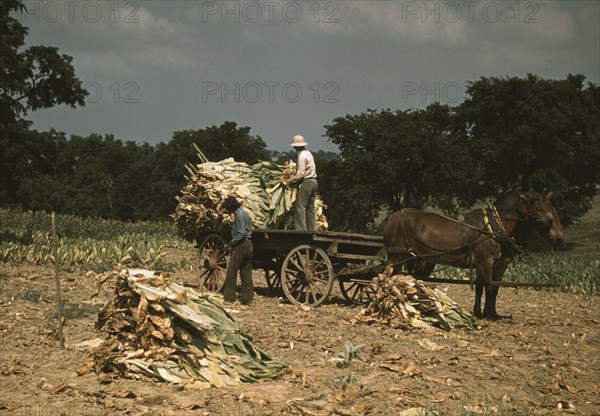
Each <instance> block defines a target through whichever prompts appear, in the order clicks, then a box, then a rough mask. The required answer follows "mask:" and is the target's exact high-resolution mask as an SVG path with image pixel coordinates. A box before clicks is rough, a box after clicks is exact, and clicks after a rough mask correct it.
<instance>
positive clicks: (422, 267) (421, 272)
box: [412, 259, 435, 279]
mask: <svg viewBox="0 0 600 416" xmlns="http://www.w3.org/2000/svg"><path fill="white" fill-rule="evenodd" d="M433 269H435V264H434V263H429V262H427V261H425V260H423V259H417V260H416V264H415V267H414V270H413V272H412V275H413V276H414V277H416V278H417V279H418V278H419V277H429V275H430V274H431V273H433Z"/></svg>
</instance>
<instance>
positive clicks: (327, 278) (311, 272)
mask: <svg viewBox="0 0 600 416" xmlns="http://www.w3.org/2000/svg"><path fill="white" fill-rule="evenodd" d="M333 278H334V274H333V266H332V264H331V261H330V260H329V257H328V256H327V254H326V253H325V252H324V251H323V250H322V249H320V248H318V247H313V246H309V245H301V246H298V247H295V248H293V249H292V250H291V251H290V252H289V253H288V255H287V256H286V257H285V259H284V260H283V264H282V266H281V283H282V287H283V293H285V296H286V297H287V298H288V300H289V301H290V302H292V303H293V304H295V305H301V304H308V305H310V306H319V305H320V304H321V303H323V302H324V301H325V299H327V297H328V296H329V293H330V292H331V288H332V286H333Z"/></svg>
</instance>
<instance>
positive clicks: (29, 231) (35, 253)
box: [0, 209, 193, 271]
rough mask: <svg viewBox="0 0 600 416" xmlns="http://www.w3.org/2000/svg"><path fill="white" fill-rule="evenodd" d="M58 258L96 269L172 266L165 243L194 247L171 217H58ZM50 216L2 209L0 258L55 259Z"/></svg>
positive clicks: (34, 261)
mask: <svg viewBox="0 0 600 416" xmlns="http://www.w3.org/2000/svg"><path fill="white" fill-rule="evenodd" d="M56 228H57V236H58V252H57V255H58V260H59V263H60V265H61V266H63V267H86V268H89V269H93V270H96V271H102V270H109V269H112V268H114V267H115V266H116V265H118V264H120V265H126V266H131V267H145V268H150V269H163V270H164V269H172V268H173V267H174V265H172V264H167V263H166V262H165V255H166V249H167V248H176V249H192V248H193V246H192V245H191V243H189V242H187V241H185V240H183V239H181V238H180V237H178V235H177V231H176V229H175V226H174V225H173V224H170V223H167V222H138V223H126V222H122V221H116V220H106V219H84V218H80V217H75V216H71V215H60V216H57V217H56ZM54 260H55V259H54V254H53V239H52V217H51V215H50V214H48V213H42V212H20V211H14V210H5V209H2V210H0V261H2V262H5V263H10V262H13V263H23V262H25V263H32V264H52V263H54Z"/></svg>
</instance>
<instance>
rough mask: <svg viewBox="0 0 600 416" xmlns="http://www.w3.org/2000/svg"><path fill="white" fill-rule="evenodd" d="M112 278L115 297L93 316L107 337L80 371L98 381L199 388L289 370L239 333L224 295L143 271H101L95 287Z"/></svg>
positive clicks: (274, 374)
mask: <svg viewBox="0 0 600 416" xmlns="http://www.w3.org/2000/svg"><path fill="white" fill-rule="evenodd" d="M109 279H114V280H115V292H114V294H115V296H114V298H113V299H112V300H111V301H109V302H107V303H106V305H105V306H104V307H103V308H102V310H101V311H100V312H99V314H98V321H97V323H96V328H97V329H98V330H101V331H103V332H106V333H107V334H108V338H107V339H106V340H105V341H104V342H103V343H102V344H101V345H100V346H99V347H98V348H97V349H96V350H95V351H94V353H93V355H92V357H90V358H89V359H88V360H87V361H86V362H85V364H84V367H83V368H82V369H81V370H80V371H79V372H80V374H85V373H88V372H91V371H95V372H96V373H97V374H98V375H99V376H100V378H101V379H102V380H106V381H109V380H112V379H114V378H117V377H120V376H124V377H132V378H140V379H145V380H164V381H168V382H173V383H180V384H186V385H190V386H191V387H197V388H208V387H211V386H214V387H223V386H235V385H238V384H240V383H241V382H255V381H263V380H270V379H273V378H275V377H277V376H279V375H280V374H282V373H283V372H285V371H286V370H287V369H288V366H287V365H285V364H283V363H280V362H277V361H274V360H272V359H271V358H269V356H267V355H266V354H265V353H264V352H262V351H261V350H260V349H258V348H256V347H255V346H254V345H253V344H252V342H251V339H250V337H249V336H247V335H246V334H244V333H242V332H240V330H239V328H238V327H237V325H236V323H235V322H234V321H233V319H232V318H231V316H230V315H229V313H228V312H227V311H226V310H224V309H223V308H222V307H221V303H222V300H221V299H222V298H220V297H219V296H215V295H213V294H210V293H206V294H198V293H196V292H195V291H194V290H192V289H190V288H187V287H183V286H180V285H178V284H176V283H174V282H171V281H170V278H169V276H168V274H161V273H158V272H153V271H149V270H141V269H138V270H133V269H132V270H123V271H120V272H117V271H115V272H107V273H104V274H102V275H100V276H99V278H98V282H99V284H98V290H99V289H100V286H101V285H102V284H103V283H104V282H106V281H107V280H109Z"/></svg>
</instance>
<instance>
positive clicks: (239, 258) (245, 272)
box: [223, 196, 254, 305]
mask: <svg viewBox="0 0 600 416" xmlns="http://www.w3.org/2000/svg"><path fill="white" fill-rule="evenodd" d="M223 208H225V209H226V210H227V211H228V212H229V213H232V214H234V215H235V217H234V220H233V224H231V241H230V242H229V244H228V246H230V247H231V256H230V258H229V263H228V264H227V274H226V275H225V285H224V286H223V298H224V299H225V302H235V300H236V283H237V273H238V271H239V272H240V279H241V281H242V295H241V299H240V300H241V302H242V304H244V305H249V304H250V303H252V300H253V299H254V287H253V285H252V255H253V251H254V248H253V246H252V241H250V237H252V221H251V220H250V216H249V215H248V213H247V212H246V211H244V208H242V206H241V204H240V203H239V202H238V200H237V199H236V198H235V197H234V196H229V197H227V199H226V200H225V202H224V203H223Z"/></svg>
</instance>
